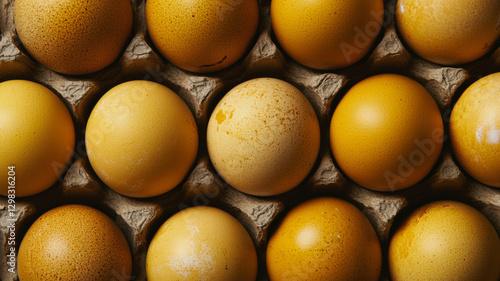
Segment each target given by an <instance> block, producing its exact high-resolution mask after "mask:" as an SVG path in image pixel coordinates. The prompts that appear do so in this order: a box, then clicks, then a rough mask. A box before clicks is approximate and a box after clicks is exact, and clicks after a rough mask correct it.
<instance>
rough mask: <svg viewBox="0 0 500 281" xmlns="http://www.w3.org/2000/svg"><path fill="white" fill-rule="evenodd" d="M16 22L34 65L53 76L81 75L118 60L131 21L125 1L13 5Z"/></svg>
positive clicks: (22, 1) (44, 0)
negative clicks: (51, 71)
mask: <svg viewBox="0 0 500 281" xmlns="http://www.w3.org/2000/svg"><path fill="white" fill-rule="evenodd" d="M14 21H15V24H16V29H17V34H18V35H19V39H20V40H21V42H22V43H23V46H24V47H25V48H26V50H27V51H28V52H29V53H30V55H32V56H33V58H34V59H36V60H37V61H38V62H40V63H41V64H43V65H44V66H46V67H48V68H50V69H52V70H54V71H57V72H60V73H64V74H71V75H80V74H89V73H92V72H95V71H98V70H101V69H103V68H105V67H106V66H108V65H109V64H111V63H112V62H113V61H114V60H116V59H117V58H118V56H119V55H120V52H121V51H122V49H123V47H124V45H125V43H126V42H127V40H128V38H129V36H130V32H131V30H132V21H133V18H132V7H131V5H130V1H129V0H88V1H79V0H16V1H15V4H14Z"/></svg>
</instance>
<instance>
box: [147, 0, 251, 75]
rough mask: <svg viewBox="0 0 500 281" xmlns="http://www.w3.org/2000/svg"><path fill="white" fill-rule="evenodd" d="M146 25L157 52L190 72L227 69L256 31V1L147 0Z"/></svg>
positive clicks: (241, 52)
mask: <svg viewBox="0 0 500 281" xmlns="http://www.w3.org/2000/svg"><path fill="white" fill-rule="evenodd" d="M146 22H147V28H148V32H149V36H150V37H151V40H152V41H153V43H154V45H155V46H156V48H158V51H159V52H160V53H161V54H162V55H163V56H164V57H165V58H166V59H167V60H168V61H170V62H171V63H173V64H174V65H176V66H178V67H180V68H182V69H185V70H188V71H192V72H199V73H203V72H213V71H219V70H222V69H224V68H227V67H229V66H230V65H232V64H234V63H235V62H236V61H238V60H239V59H240V58H241V57H242V56H243V55H244V54H245V53H246V52H247V50H248V48H249V45H250V43H251V42H252V40H253V37H254V35H255V33H256V31H257V27H258V22H259V7H258V4H257V1H256V0H237V1H233V0H231V1H227V0H209V1H207V0H203V1H202V0H193V1H182V0H148V1H147V2H146Z"/></svg>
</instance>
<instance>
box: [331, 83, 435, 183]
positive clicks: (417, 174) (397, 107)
mask: <svg viewBox="0 0 500 281" xmlns="http://www.w3.org/2000/svg"><path fill="white" fill-rule="evenodd" d="M443 135H444V129H443V121H442V118H441V113H440V111H439V108H438V106H437V104H436V102H435V101H434V99H433V98H432V97H431V95H430V94H429V93H428V92H427V90H426V89H425V88H424V87H423V86H421V85H420V84H419V83H417V82H416V81H414V80H412V79H410V78H407V77H405V76H402V75H397V74H380V75H376V76H372V77H369V78H366V79H365V80H362V81H361V82H359V83H357V84H356V85H354V86H353V87H352V88H351V89H350V90H349V91H348V92H347V93H346V95H345V96H344V97H343V98H342V100H341V101H340V103H339V104H338V106H337V107H336V109H335V111H334V113H333V116H332V122H331V126H330V144H331V148H332V152H333V156H334V158H335V160H336V161H337V163H338V165H339V166H340V168H341V169H342V171H343V172H345V173H346V175H347V176H348V177H349V178H350V179H352V180H353V181H355V182H356V183H358V184H359V185H361V186H364V187H366V188H369V189H373V190H377V191H394V190H400V189H404V188H407V187H409V186H412V185H414V184H416V183H417V182H418V181H420V180H421V179H423V178H424V177H425V176H426V175H427V174H428V173H429V172H430V171H431V169H432V167H433V166H434V164H435V163H436V161H437V159H438V157H439V154H440V153H441V149H442V146H443V138H444V136H443Z"/></svg>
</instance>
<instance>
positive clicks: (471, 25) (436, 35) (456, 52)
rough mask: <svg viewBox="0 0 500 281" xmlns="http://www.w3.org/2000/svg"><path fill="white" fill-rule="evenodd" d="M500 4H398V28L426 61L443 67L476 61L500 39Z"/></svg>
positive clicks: (470, 0) (488, 0)
mask: <svg viewBox="0 0 500 281" xmlns="http://www.w3.org/2000/svg"><path fill="white" fill-rule="evenodd" d="M499 18H500V2H499V1H498V0H398V2H397V7H396V21H397V28H398V30H399V32H400V34H401V36H402V38H403V40H404V41H405V43H406V44H408V45H409V47H410V48H411V49H412V50H413V51H414V52H415V53H417V55H419V56H421V57H422V58H424V59H426V60H429V61H431V62H434V63H438V64H443V65H456V64H463V63H468V62H471V61H473V60H476V59H478V58H480V57H482V56H484V55H485V54H486V53H488V51H489V50H491V48H492V47H493V46H494V43H495V41H496V40H497V39H498V38H499V37H500V21H499Z"/></svg>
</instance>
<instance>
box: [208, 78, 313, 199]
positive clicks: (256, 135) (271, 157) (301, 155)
mask: <svg viewBox="0 0 500 281" xmlns="http://www.w3.org/2000/svg"><path fill="white" fill-rule="evenodd" d="M207 145H208V153H209V155H210V159H211V161H212V164H213V165H214V167H215V169H216V170H217V172H218V173H219V175H220V176H221V177H222V178H223V179H224V180H225V181H226V182H227V183H228V184H229V185H231V186H232V187H234V188H236V189H238V190H240V191H242V192H244V193H248V194H251V195H257V196H271V195H277V194H280V193H283V192H286V191H288V190H290V189H292V188H294V187H295V186H297V185H298V184H300V182H302V181H303V180H304V179H305V178H306V176H307V175H308V174H309V171H310V170H311V168H312V167H313V165H314V163H315V161H316V158H317V155H318V152H319V145H320V130H319V122H318V118H317V116H316V113H315V112H314V109H313V107H312V106H311V104H310V103H309V101H308V99H307V98H306V97H305V96H304V95H303V94H302V93H301V92H300V91H299V90H298V89H297V88H295V87H294V86H292V85H291V84H289V83H287V82H285V81H283V80H279V79H274V78H257V79H253V80H249V81H246V82H243V83H241V84H240V85H238V86H236V87H234V88H233V89H232V90H230V91H229V92H228V93H227V94H226V95H225V96H224V97H223V98H222V100H221V101H220V102H219V103H218V105H217V106H216V107H215V109H214V111H213V113H212V115H211V116H210V119H209V122H208V128H207Z"/></svg>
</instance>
